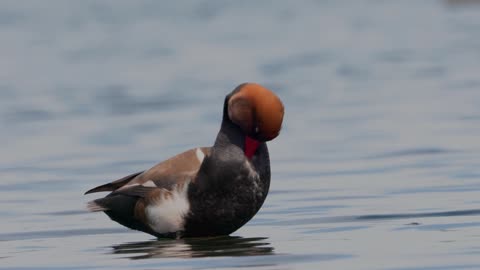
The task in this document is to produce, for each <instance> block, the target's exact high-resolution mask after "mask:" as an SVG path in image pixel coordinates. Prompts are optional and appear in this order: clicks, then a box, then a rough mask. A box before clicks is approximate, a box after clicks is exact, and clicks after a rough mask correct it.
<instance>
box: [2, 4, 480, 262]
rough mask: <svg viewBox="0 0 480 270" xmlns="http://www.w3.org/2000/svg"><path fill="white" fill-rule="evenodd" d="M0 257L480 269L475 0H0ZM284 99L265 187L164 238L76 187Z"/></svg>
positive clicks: (207, 136)
mask: <svg viewBox="0 0 480 270" xmlns="http://www.w3.org/2000/svg"><path fill="white" fill-rule="evenodd" d="M0 36H1V40H2V42H0V59H2V60H1V62H0V127H1V132H0V139H1V140H0V141H1V143H0V145H1V152H0V179H1V180H0V216H1V222H0V228H1V231H0V269H16V270H20V269H22V270H26V269H35V270H37V269H211V268H221V269H232V268H250V269H388V270H399V269H408V270H414V269H480V259H479V257H480V256H479V255H480V220H479V216H480V199H479V197H478V194H479V192H480V142H479V138H480V78H479V77H478V74H479V70H480V61H479V59H480V49H479V48H480V39H479V37H480V5H478V4H476V1H458V0H457V1H440V0H436V1H433V0H432V1H270V2H268V1H267V2H261V3H254V2H243V1H242V2H240V1H189V2H184V3H178V2H175V3H174V2H171V3H165V2H157V1H135V2H128V1H42V2H40V1H2V2H1V3H0ZM244 81H255V82H260V83H262V84H265V85H267V86H269V87H270V88H272V89H274V90H275V91H276V92H277V93H278V95H279V96H280V97H281V98H282V99H283V101H284V103H285V105H286V116H285V125H284V129H283V131H282V134H281V136H280V137H279V138H278V139H277V140H275V141H274V142H272V143H270V145H269V146H270V151H271V163H272V164H271V165H272V171H273V175H272V187H271V192H270V194H269V197H268V198H267V201H266V204H265V205H264V207H263V208H262V210H261V211H260V212H259V213H258V215H257V216H256V217H255V218H254V219H253V220H252V221H251V222H249V223H248V224H247V225H246V226H245V227H243V228H241V229H240V230H239V231H237V232H235V233H234V234H233V235H231V236H229V237H221V238H212V239H184V240H178V241H173V240H155V239H153V238H152V237H151V236H149V235H147V234H143V233H139V232H134V231H130V230H128V229H125V228H123V227H121V226H120V225H118V224H116V223H114V222H112V221H110V220H109V219H108V218H107V217H106V216H105V215H103V214H99V213H87V212H86V210H85V203H86V202H87V201H88V200H91V199H93V198H96V195H95V196H94V195H89V196H83V192H85V191H86V190H87V189H89V188H91V187H93V186H96V185H99V184H102V183H105V182H107V181H111V180H114V179H117V178H119V177H122V176H124V175H127V174H129V173H132V172H136V171H139V170H142V169H146V168H149V167H151V166H152V165H154V164H155V163H156V162H158V161H161V160H163V159H165V158H168V157H170V156H172V155H174V154H177V153H179V152H181V151H183V150H186V149H189V148H193V147H196V146H203V145H210V144H212V142H213V140H214V138H215V135H216V133H217V131H218V129H219V122H220V119H221V115H220V113H221V109H222V102H223V98H224V96H225V94H226V93H228V92H229V91H230V90H231V89H233V88H234V87H235V86H236V85H237V84H239V83H241V82H244Z"/></svg>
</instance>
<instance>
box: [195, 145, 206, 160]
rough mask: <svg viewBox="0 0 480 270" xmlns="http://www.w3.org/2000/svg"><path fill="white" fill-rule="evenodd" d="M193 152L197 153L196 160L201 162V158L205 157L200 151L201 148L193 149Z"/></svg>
mask: <svg viewBox="0 0 480 270" xmlns="http://www.w3.org/2000/svg"><path fill="white" fill-rule="evenodd" d="M195 154H196V155H197V158H198V161H200V163H202V162H203V159H204V158H205V154H204V153H203V152H202V149H200V148H197V151H195Z"/></svg>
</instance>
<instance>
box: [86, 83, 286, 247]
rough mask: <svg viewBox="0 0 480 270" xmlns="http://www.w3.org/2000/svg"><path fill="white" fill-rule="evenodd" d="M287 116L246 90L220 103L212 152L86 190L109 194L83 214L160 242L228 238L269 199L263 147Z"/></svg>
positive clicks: (272, 98) (274, 99) (262, 93)
mask: <svg viewBox="0 0 480 270" xmlns="http://www.w3.org/2000/svg"><path fill="white" fill-rule="evenodd" d="M284 111H285V109H284V105H283V103H282V101H281V100H280V98H279V97H278V96H277V95H276V94H275V93H274V92H272V91H271V90H269V89H267V88H265V87H264V86H262V85H260V84H256V83H243V84H241V85H239V86H237V87H236V88H235V89H234V90H233V91H232V92H231V93H229V94H228V95H227V96H226V97H225V101H224V105H223V119H222V122H221V126H220V131H219V132H218V134H217V137H216V139H215V142H214V144H213V146H211V147H198V148H194V149H190V150H188V151H185V152H183V153H181V154H178V155H176V156H174V157H172V158H170V159H167V160H165V161H163V162H160V163H159V164H157V165H155V166H154V167H152V168H150V169H148V170H146V171H141V172H137V173H134V174H131V175H128V176H125V177H123V178H121V179H118V180H116V181H113V182H110V183H107V184H104V185H101V186H97V187H95V188H93V189H90V190H88V191H87V192H85V194H89V193H94V192H102V191H109V192H110V193H109V194H108V195H107V196H106V197H103V198H99V199H96V200H93V201H90V202H89V203H88V204H87V207H88V209H89V210H90V211H92V212H102V211H103V212H105V214H107V215H108V216H109V217H110V218H111V219H112V220H114V221H116V222H118V223H120V224H121V225H123V226H126V227H128V228H130V229H134V230H138V231H142V232H145V233H148V234H151V235H154V236H156V237H159V238H165V237H167V238H177V239H178V238H183V237H208V236H220V235H229V234H231V233H233V232H234V231H236V230H238V229H239V228H240V227H242V226H243V225H244V224H246V223H247V222H248V221H249V220H250V219H251V218H252V217H253V216H254V215H255V214H256V213H257V212H258V211H259V210H260V207H261V206H262V204H263V203H264V201H265V198H266V197H267V194H268V190H269V187H270V176H271V175H270V158H269V152H268V148H267V144H266V142H267V141H270V140H273V139H275V138H276V137H277V136H278V135H279V133H280V130H281V127H282V122H283V116H284Z"/></svg>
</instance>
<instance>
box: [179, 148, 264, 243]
mask: <svg viewBox="0 0 480 270" xmlns="http://www.w3.org/2000/svg"><path fill="white" fill-rule="evenodd" d="M230 154H231V151H230ZM223 157H225V155H223ZM234 157H237V158H234ZM269 186H270V161H269V156H268V149H267V145H266V144H265V143H262V144H261V145H260V147H259V148H258V150H257V153H256V155H255V156H254V157H253V159H252V160H251V161H247V160H246V158H245V157H244V156H243V152H242V153H241V156H238V155H233V157H232V156H230V157H229V158H228V159H226V160H222V159H220V158H216V157H215V153H213V155H212V157H211V158H209V159H207V158H206V159H205V161H204V164H202V169H201V170H200V172H199V175H198V177H197V179H196V181H195V183H192V184H190V187H189V192H188V193H189V194H188V197H189V200H190V213H189V215H188V216H187V217H186V220H185V231H184V236H213V235H228V234H230V233H232V232H234V231H236V230H237V229H239V228H240V227H241V226H243V225H244V224H245V223H247V222H248V221H249V220H250V219H251V218H252V217H253V216H254V215H255V214H256V213H257V212H258V210H259V209H260V207H261V206H262V204H263V202H264V201H265V198H266V196H267V193H268V189H269Z"/></svg>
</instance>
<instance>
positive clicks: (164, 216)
mask: <svg viewBox="0 0 480 270" xmlns="http://www.w3.org/2000/svg"><path fill="white" fill-rule="evenodd" d="M187 191H188V182H187V183H185V184H184V188H183V189H181V190H179V189H173V190H172V191H165V192H171V194H172V196H171V197H168V198H166V199H161V200H159V201H158V203H156V204H151V205H148V206H147V207H146V208H145V215H146V218H147V221H148V224H149V225H150V227H151V228H152V229H153V230H154V231H155V232H157V233H170V232H177V231H181V230H183V229H184V217H185V215H186V214H187V213H188V211H189V210H190V204H189V202H188V199H187Z"/></svg>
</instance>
